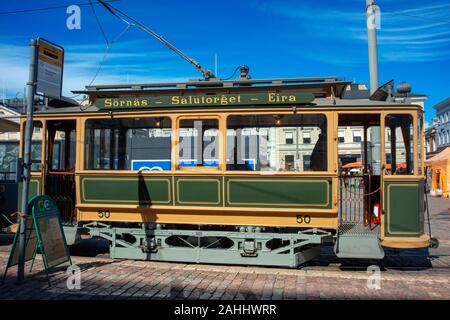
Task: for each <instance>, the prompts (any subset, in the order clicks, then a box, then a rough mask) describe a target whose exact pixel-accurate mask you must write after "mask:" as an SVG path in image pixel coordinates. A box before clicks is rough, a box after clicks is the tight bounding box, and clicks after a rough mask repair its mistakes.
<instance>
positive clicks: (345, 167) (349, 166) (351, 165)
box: [342, 161, 363, 169]
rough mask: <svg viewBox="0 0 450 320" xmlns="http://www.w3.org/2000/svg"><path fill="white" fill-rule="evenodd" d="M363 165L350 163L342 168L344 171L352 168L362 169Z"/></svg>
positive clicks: (358, 162)
mask: <svg viewBox="0 0 450 320" xmlns="http://www.w3.org/2000/svg"><path fill="white" fill-rule="evenodd" d="M362 167H363V164H362V162H361V161H357V162H350V163H347V164H345V165H343V166H342V169H350V168H362Z"/></svg>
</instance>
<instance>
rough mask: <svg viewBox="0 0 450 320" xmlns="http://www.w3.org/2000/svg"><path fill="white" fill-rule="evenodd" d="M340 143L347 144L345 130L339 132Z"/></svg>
mask: <svg viewBox="0 0 450 320" xmlns="http://www.w3.org/2000/svg"><path fill="white" fill-rule="evenodd" d="M338 141H339V142H341V143H343V142H345V131H344V130H339V131H338Z"/></svg>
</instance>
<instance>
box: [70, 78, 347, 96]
mask: <svg viewBox="0 0 450 320" xmlns="http://www.w3.org/2000/svg"><path fill="white" fill-rule="evenodd" d="M350 83H351V81H345V80H343V79H341V78H339V77H336V76H327V77H309V78H273V79H247V78H242V79H236V80H221V79H218V78H214V79H211V80H198V79H194V80H189V81H187V82H161V83H137V84H113V85H93V86H86V90H82V91H73V93H75V94H87V95H96V96H97V95H100V96H108V95H110V94H111V95H118V94H131V95H132V94H136V93H138V94H142V93H145V92H151V93H152V94H154V93H158V92H161V93H164V92H167V91H169V92H170V91H186V90H188V91H191V90H192V91H196V90H205V89H207V90H208V89H209V90H218V91H221V90H225V91H226V90H230V89H233V90H252V89H253V90H261V89H264V88H267V89H268V88H271V89H274V88H276V89H278V88H284V87H287V88H308V87H319V88H331V87H333V89H334V92H335V95H336V96H341V94H342V93H343V92H344V90H345V88H346V86H347V85H349V84H350Z"/></svg>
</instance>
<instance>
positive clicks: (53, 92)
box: [36, 38, 64, 99]
mask: <svg viewBox="0 0 450 320" xmlns="http://www.w3.org/2000/svg"><path fill="white" fill-rule="evenodd" d="M37 51H38V57H37V77H36V91H37V92H38V93H40V94H42V95H44V96H46V97H51V98H56V99H61V92H62V80H63V67H64V49H63V48H62V47H59V46H57V45H55V44H52V43H51V42H49V41H47V40H44V39H42V38H40V39H38V50H37Z"/></svg>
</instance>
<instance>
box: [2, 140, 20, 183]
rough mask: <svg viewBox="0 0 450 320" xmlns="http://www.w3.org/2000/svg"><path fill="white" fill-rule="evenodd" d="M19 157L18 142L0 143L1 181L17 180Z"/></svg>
mask: <svg viewBox="0 0 450 320" xmlns="http://www.w3.org/2000/svg"><path fill="white" fill-rule="evenodd" d="M18 156H19V142H18V141H1V142H0V181H11V180H13V181H14V180H16V171H17V167H16V164H17V157H18Z"/></svg>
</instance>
